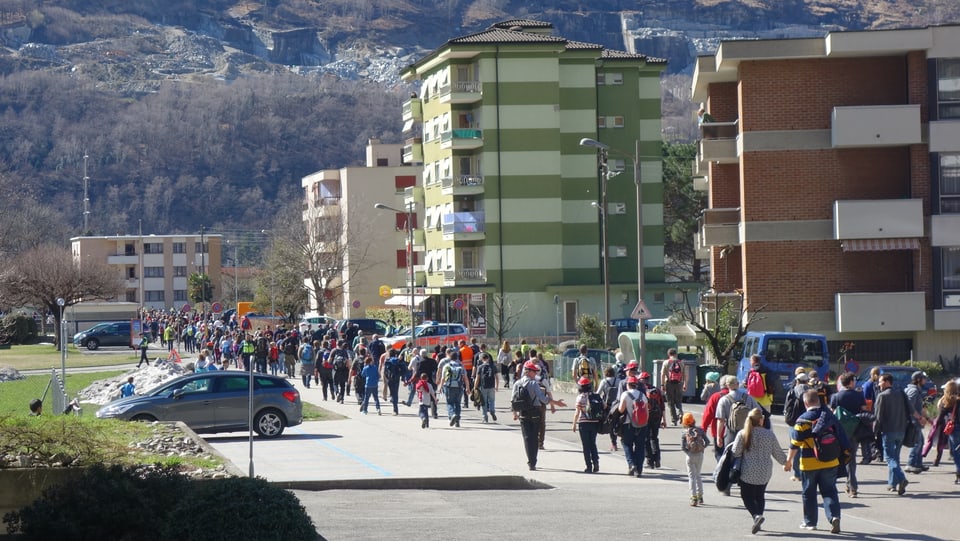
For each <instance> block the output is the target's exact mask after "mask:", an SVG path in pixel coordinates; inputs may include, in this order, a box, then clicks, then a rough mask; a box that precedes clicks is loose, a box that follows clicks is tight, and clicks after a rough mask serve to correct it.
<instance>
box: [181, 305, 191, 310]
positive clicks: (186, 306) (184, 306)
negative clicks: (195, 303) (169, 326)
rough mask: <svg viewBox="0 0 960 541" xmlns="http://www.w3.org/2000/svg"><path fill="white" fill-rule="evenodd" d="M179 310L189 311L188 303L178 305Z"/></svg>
mask: <svg viewBox="0 0 960 541" xmlns="http://www.w3.org/2000/svg"><path fill="white" fill-rule="evenodd" d="M180 311H181V312H189V311H190V305H189V304H184V305H183V306H181V307H180Z"/></svg>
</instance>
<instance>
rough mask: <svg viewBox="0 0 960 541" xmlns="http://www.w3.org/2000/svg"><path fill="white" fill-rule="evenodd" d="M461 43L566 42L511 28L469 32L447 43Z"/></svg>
mask: <svg viewBox="0 0 960 541" xmlns="http://www.w3.org/2000/svg"><path fill="white" fill-rule="evenodd" d="M463 43H561V44H562V43H567V40H565V39H563V38H557V37H553V36H544V35H542V34H533V33H531V32H516V31H513V30H501V29H493V30H484V31H482V32H477V33H476V34H469V35H466V36H460V37H459V38H453V39H451V40H450V41H448V42H447V44H450V45H455V44H463Z"/></svg>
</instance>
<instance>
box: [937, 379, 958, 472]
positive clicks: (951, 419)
mask: <svg viewBox="0 0 960 541" xmlns="http://www.w3.org/2000/svg"><path fill="white" fill-rule="evenodd" d="M958 410H960V400H958V391H957V381H956V380H950V381H948V382H946V383H945V384H944V385H943V396H942V397H940V400H939V401H938V402H937V411H938V414H937V419H936V422H935V423H934V426H935V427H936V428H933V429H931V432H934V433H935V436H934V437H935V438H936V443H935V444H936V445H937V461H936V462H934V464H939V462H940V453H941V452H942V451H943V447H941V446H940V441H939V440H940V439H941V438H942V437H945V438H946V440H947V445H949V452H950V455H951V456H952V457H953V465H954V474H955V476H956V478H955V479H954V481H953V484H955V485H960V430H958V429H957V428H956V424H957V422H960V417H958V416H957V414H958Z"/></svg>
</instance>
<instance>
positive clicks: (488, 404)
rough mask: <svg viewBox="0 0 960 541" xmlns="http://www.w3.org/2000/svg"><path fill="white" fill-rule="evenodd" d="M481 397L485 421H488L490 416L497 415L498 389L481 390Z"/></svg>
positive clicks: (481, 407)
mask: <svg viewBox="0 0 960 541" xmlns="http://www.w3.org/2000/svg"><path fill="white" fill-rule="evenodd" d="M480 396H481V397H482V400H483V401H482V402H481V403H480V409H482V410H483V420H484V421H486V420H487V415H488V414H491V413H492V414H494V415H496V405H497V389H496V387H491V388H489V389H480Z"/></svg>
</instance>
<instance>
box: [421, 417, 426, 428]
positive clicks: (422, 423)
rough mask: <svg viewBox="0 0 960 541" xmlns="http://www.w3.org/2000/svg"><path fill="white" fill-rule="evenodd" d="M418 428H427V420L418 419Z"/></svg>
mask: <svg viewBox="0 0 960 541" xmlns="http://www.w3.org/2000/svg"><path fill="white" fill-rule="evenodd" d="M420 428H427V420H426V419H423V420H421V421H420Z"/></svg>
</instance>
